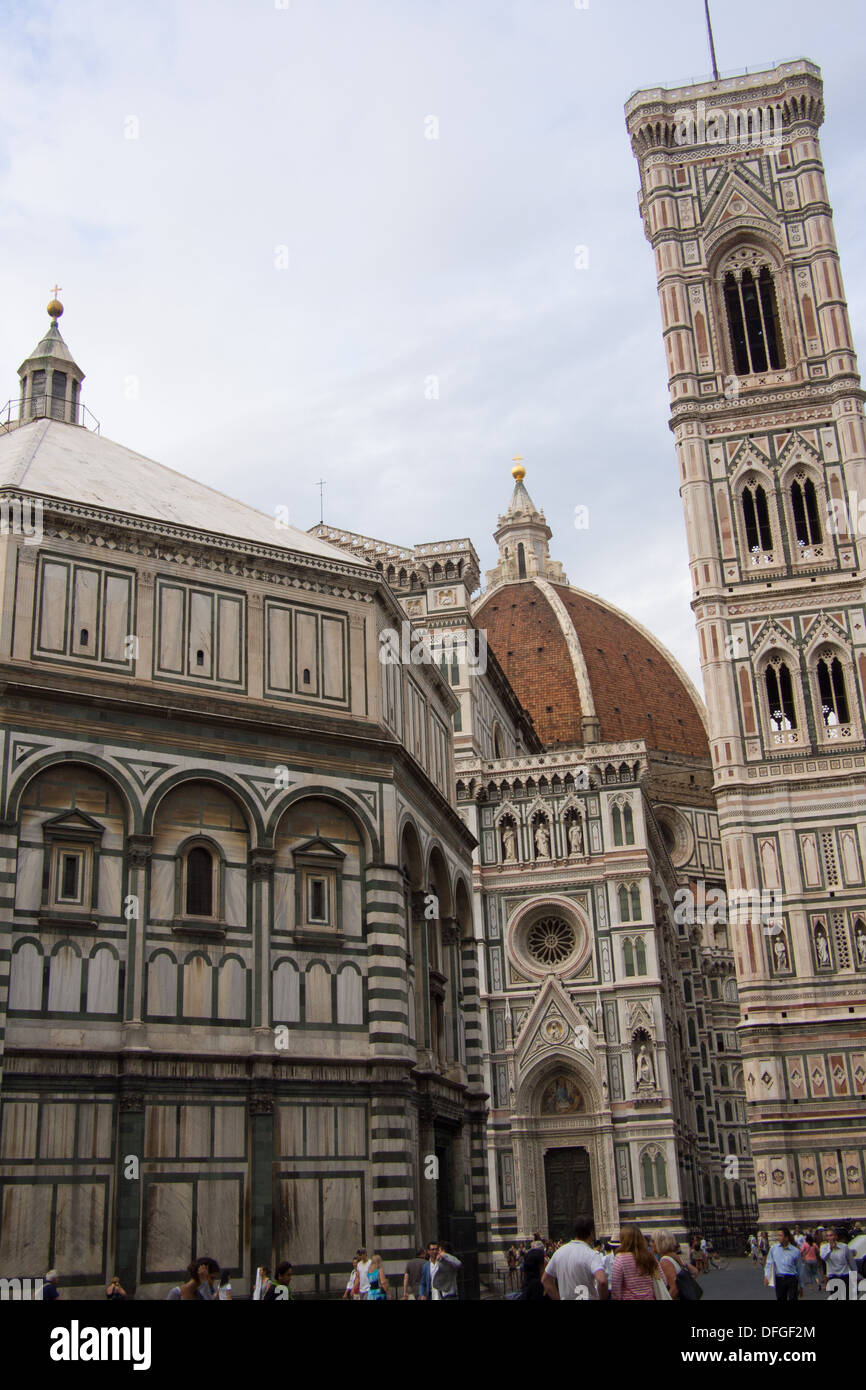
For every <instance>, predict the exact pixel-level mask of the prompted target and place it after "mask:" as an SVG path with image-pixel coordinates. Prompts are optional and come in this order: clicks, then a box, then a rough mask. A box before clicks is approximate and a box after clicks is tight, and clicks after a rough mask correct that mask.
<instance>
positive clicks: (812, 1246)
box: [800, 1232, 821, 1294]
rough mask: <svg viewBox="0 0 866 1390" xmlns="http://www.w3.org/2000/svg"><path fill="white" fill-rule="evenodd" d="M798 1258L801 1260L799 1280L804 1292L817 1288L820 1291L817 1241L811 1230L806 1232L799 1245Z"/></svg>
mask: <svg viewBox="0 0 866 1390" xmlns="http://www.w3.org/2000/svg"><path fill="white" fill-rule="evenodd" d="M800 1259H801V1260H802V1261H803V1264H802V1268H801V1270H800V1281H801V1283H802V1285H803V1292H804V1294H805V1292H806V1290H807V1289H814V1288H817V1290H818V1292H819V1293H820V1292H821V1267H820V1264H819V1253H818V1243H817V1241H816V1240H815V1237H814V1235H812V1233H811V1232H807V1234H806V1239H805V1240H804V1241H803V1244H802V1245H801V1246H800Z"/></svg>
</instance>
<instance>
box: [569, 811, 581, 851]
mask: <svg viewBox="0 0 866 1390" xmlns="http://www.w3.org/2000/svg"><path fill="white" fill-rule="evenodd" d="M578 854H583V826H582V825H581V823H580V821H579V820H573V821H572V822H571V825H570V826H569V827H568V857H569V859H572V858H574V857H575V856H576V855H578Z"/></svg>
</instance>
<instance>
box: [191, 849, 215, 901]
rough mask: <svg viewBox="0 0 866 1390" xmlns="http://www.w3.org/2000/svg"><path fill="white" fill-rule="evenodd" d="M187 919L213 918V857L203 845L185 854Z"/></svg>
mask: <svg viewBox="0 0 866 1390" xmlns="http://www.w3.org/2000/svg"><path fill="white" fill-rule="evenodd" d="M185 879H186V892H185V896H184V901H185V904H186V915H187V917H213V915H214V910H213V904H214V891H213V890H214V857H213V854H212V853H211V851H210V850H209V849H206V848H205V846H204V845H194V846H193V847H192V849H190V850H189V851H188V852H187V856H186V864H185Z"/></svg>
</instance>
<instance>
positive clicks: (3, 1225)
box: [0, 1183, 51, 1279]
mask: <svg viewBox="0 0 866 1390" xmlns="http://www.w3.org/2000/svg"><path fill="white" fill-rule="evenodd" d="M46 1198H48V1200H47V1201H46ZM50 1198H51V1189H50V1188H49V1187H46V1186H45V1185H44V1184H37V1183H10V1184H8V1185H6V1186H4V1188H3V1196H2V1201H0V1277H4V1278H11V1279H15V1278H18V1279H21V1278H24V1277H25V1276H28V1275H29V1276H30V1277H31V1278H33V1277H39V1276H41V1275H43V1274H44V1273H45V1271H46V1270H47V1269H48V1260H49V1258H50V1249H51V1246H50V1242H51V1200H50Z"/></svg>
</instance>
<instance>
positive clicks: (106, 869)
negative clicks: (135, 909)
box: [97, 854, 123, 917]
mask: <svg viewBox="0 0 866 1390" xmlns="http://www.w3.org/2000/svg"><path fill="white" fill-rule="evenodd" d="M122 880H123V863H122V861H121V860H120V859H118V858H116V857H115V856H114V855H113V854H111V855H106V854H103V855H100V859H99V893H98V895H97V908H98V911H99V912H100V913H101V914H102V916H104V917H120V916H121V915H122V913H121V908H122V906H123V904H122V902H121V896H120V890H121V885H122Z"/></svg>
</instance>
